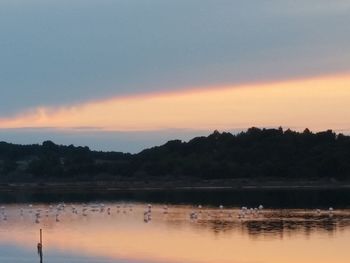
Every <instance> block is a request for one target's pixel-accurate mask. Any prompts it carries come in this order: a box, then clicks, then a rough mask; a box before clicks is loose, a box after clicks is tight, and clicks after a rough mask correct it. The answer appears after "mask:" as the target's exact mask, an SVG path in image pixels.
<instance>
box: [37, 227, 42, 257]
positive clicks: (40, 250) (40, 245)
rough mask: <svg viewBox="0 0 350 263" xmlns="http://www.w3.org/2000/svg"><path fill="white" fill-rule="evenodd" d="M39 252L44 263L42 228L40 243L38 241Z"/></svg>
mask: <svg viewBox="0 0 350 263" xmlns="http://www.w3.org/2000/svg"><path fill="white" fill-rule="evenodd" d="M38 254H39V257H40V263H43V230H42V229H40V243H38Z"/></svg>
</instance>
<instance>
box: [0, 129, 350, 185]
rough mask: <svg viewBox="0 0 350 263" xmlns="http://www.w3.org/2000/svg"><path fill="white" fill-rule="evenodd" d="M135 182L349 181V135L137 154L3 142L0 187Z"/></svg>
mask: <svg viewBox="0 0 350 263" xmlns="http://www.w3.org/2000/svg"><path fill="white" fill-rule="evenodd" d="M117 178H136V179H147V180H152V179H157V178H158V179H167V180H171V179H177V178H192V179H193V178H195V179H196V178H198V179H235V178H247V179H256V178H261V179H264V178H277V179H305V180H314V179H334V180H338V181H340V180H347V179H350V136H346V135H343V134H336V133H334V132H332V131H331V130H328V131H324V132H319V133H312V132H310V131H309V130H308V129H306V130H305V131H304V132H302V133H299V132H295V131H291V130H285V131H284V130H283V129H282V128H279V129H258V128H250V129H248V130H247V131H246V132H242V133H239V134H236V135H233V134H231V133H226V132H223V133H220V132H218V131H215V132H214V133H212V134H211V135H209V136H208V137H196V138H194V139H192V140H190V141H189V142H182V141H180V140H173V141H169V142H167V143H166V144H164V145H162V146H158V147H153V148H150V149H146V150H144V151H142V152H140V153H138V154H126V153H121V152H98V151H91V150H90V149H89V148H88V147H75V146H73V145H70V146H62V145H56V144H54V143H53V142H51V141H46V142H44V143H43V144H42V145H15V144H9V143H5V142H1V143H0V181H35V182H37V181H40V182H45V181H55V180H73V181H79V180H84V181H91V180H117Z"/></svg>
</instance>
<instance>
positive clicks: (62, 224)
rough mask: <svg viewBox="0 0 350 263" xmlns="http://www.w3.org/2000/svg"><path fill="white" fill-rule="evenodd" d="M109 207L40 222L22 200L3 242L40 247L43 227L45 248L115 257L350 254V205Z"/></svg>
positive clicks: (205, 260) (270, 258) (201, 260)
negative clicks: (326, 208) (247, 209)
mask: <svg viewBox="0 0 350 263" xmlns="http://www.w3.org/2000/svg"><path fill="white" fill-rule="evenodd" d="M77 207H78V206H77ZM109 207H111V215H108V214H107V213H106V211H103V212H100V211H96V212H92V211H88V212H87V216H83V215H82V214H79V213H78V214H77V215H76V214H73V213H72V212H71V211H70V209H69V208H66V209H65V211H64V212H61V214H60V216H59V220H60V221H59V222H56V221H55V216H54V213H52V214H50V215H49V216H48V217H46V216H43V217H42V218H41V219H40V223H38V224H36V223H34V220H33V219H34V216H33V214H29V213H25V215H24V217H23V218H19V217H18V206H13V207H11V208H9V209H10V212H9V217H8V221H7V222H6V223H1V224H0V229H1V235H0V247H1V244H6V243H11V244H16V245H20V246H23V247H27V248H31V247H33V248H35V245H36V242H37V239H38V237H37V236H38V229H39V228H43V229H44V249H45V250H46V251H47V250H57V251H63V252H71V253H78V254H81V255H84V256H87V257H101V258H110V259H113V260H116V261H117V260H118V259H135V260H140V261H141V262H143V261H144V262H193V263H195V262H198V263H209V262H222V263H228V262H230V263H231V262H232V263H233V262H269V263H275V262H276V263H277V262H278V263H280V262H285V263H292V262H293V263H295V262H300V263H316V262H317V263H326V262H327V263H328V262H333V263H345V262H347V263H348V262H349V259H350V256H349V255H348V253H347V247H348V244H349V241H350V211H336V212H335V213H334V215H332V216H330V215H328V214H327V213H326V212H324V213H322V214H321V215H319V214H315V212H314V211H306V212H305V211H290V212H288V213H287V214H286V213H285V211H284V212H283V214H282V213H280V212H279V211H264V212H263V213H262V214H259V215H251V216H247V217H246V218H244V219H238V218H237V214H238V210H233V209H231V210H224V211H223V212H220V211H219V209H215V210H214V209H210V210H207V209H204V210H203V212H202V213H201V214H199V217H198V219H194V220H191V219H190V218H189V214H190V212H191V211H192V209H193V208H191V207H186V206H176V207H175V206H174V207H173V206H171V207H170V208H169V214H164V213H163V208H162V207H160V206H156V207H154V208H153V212H152V220H151V221H150V222H148V223H145V222H144V220H143V213H144V209H145V205H137V206H133V209H132V211H130V210H129V208H126V209H125V213H124V212H123V210H124V209H122V208H121V209H120V211H119V213H118V212H117V208H116V205H115V204H110V205H109ZM79 209H81V207H80V208H78V210H79ZM207 212H209V213H210V216H209V215H208V214H207ZM229 213H230V214H231V213H232V217H230V216H229ZM15 215H16V216H15ZM0 259H1V256H0ZM89 262H90V261H89ZM91 262H93V261H91Z"/></svg>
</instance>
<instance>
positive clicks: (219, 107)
mask: <svg viewBox="0 0 350 263" xmlns="http://www.w3.org/2000/svg"><path fill="white" fill-rule="evenodd" d="M349 24H350V2H348V1H340V0H334V1H329V0H309V1H302V0H293V1H292V0H285V1H277V0H270V1H267V0H266V1H264V0H251V1H243V0H242V1H235V0H227V1H224V0H215V1H214V0H210V1H209V0H177V1H170V0H147V1H146V0H113V1H112V0H69V1H68V0H60V1H55V0H2V1H0V36H1V37H0V92H1V93H0V141H2V140H3V141H9V142H14V143H24V144H26V143H40V142H42V141H44V140H47V139H51V140H53V141H55V142H57V143H60V144H75V145H87V146H89V147H90V148H92V149H96V150H115V151H129V152H138V151H140V150H142V149H143V148H146V147H150V146H153V145H159V144H162V143H165V142H166V141H167V140H170V139H177V138H178V139H183V140H188V139H190V138H192V137H194V136H197V135H207V134H209V133H211V132H212V131H213V130H215V129H218V130H220V131H231V132H237V131H242V130H245V129H247V128H249V127H252V126H257V127H279V126H282V127H284V128H292V129H296V130H303V129H304V128H306V127H308V128H310V129H311V130H313V131H319V130H325V129H333V130H335V131H338V132H343V133H350V124H349V122H348V120H349V119H350V118H349V117H350V103H348V102H350V27H349ZM348 104H349V105H348Z"/></svg>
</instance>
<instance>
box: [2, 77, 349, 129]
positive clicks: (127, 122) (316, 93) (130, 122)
mask: <svg viewBox="0 0 350 263" xmlns="http://www.w3.org/2000/svg"><path fill="white" fill-rule="evenodd" d="M349 86H350V75H337V76H328V77H318V78H311V79H302V80H292V81H286V82H276V83H264V84H254V85H244V86H221V87H220V86H219V87H217V86H215V87H206V88H204V89H201V90H198V89H193V90H187V91H183V92H170V93H157V94H151V95H147V94H146V95H138V96H134V97H133V96H129V97H116V98H110V99H108V100H102V101H92V102H88V103H83V104H78V105H73V106H70V107H62V108H50V107H41V108H38V109H35V110H32V111H30V112H25V113H23V114H19V115H17V116H15V117H12V118H3V119H0V128H23V127H32V128H40V127H56V128H60V129H74V130H81V131H82V130H93V129H95V130H104V131H140V130H142V131H144V130H160V129H194V128H195V129H204V130H208V129H231V128H238V127H239V128H241V127H250V126H279V125H282V126H286V127H291V126H298V127H309V128H313V129H324V128H333V129H342V128H344V127H346V125H347V120H348V119H349V117H350V107H349V106H348V102H349V101H350V89H349Z"/></svg>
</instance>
